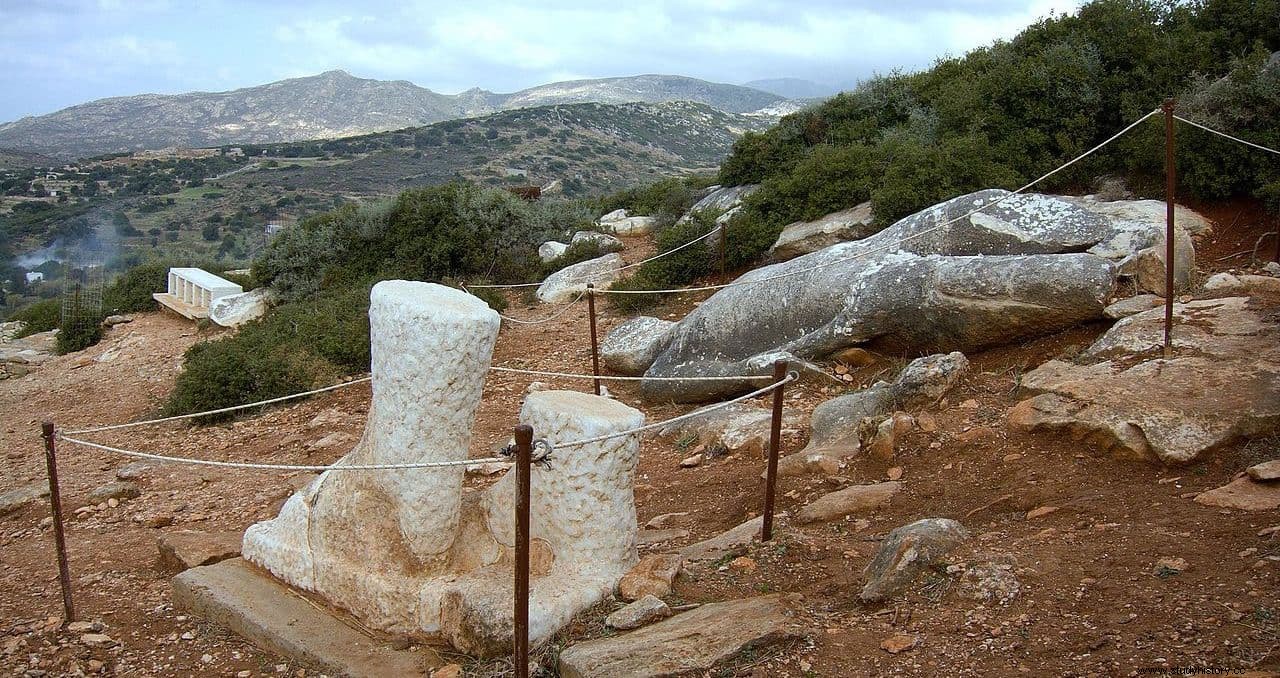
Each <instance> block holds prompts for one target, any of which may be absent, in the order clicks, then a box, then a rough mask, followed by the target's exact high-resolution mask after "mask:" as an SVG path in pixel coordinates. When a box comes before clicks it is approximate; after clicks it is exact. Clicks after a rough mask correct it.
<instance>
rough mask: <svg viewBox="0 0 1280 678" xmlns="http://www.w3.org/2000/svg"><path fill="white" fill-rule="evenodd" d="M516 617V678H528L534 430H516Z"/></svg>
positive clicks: (513, 636) (529, 427)
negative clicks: (530, 486) (531, 472)
mask: <svg viewBox="0 0 1280 678" xmlns="http://www.w3.org/2000/svg"><path fill="white" fill-rule="evenodd" d="M515 434H516V565H515V577H516V580H515V617H514V620H513V626H512V639H513V642H514V645H515V647H514V654H515V656H514V658H513V662H514V664H515V674H516V678H529V485H530V477H529V475H530V470H531V469H530V467H531V465H532V461H533V427H531V426H529V425H528V424H520V425H519V426H516V430H515Z"/></svg>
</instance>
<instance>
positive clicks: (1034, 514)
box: [1027, 506, 1058, 520]
mask: <svg viewBox="0 0 1280 678" xmlns="http://www.w3.org/2000/svg"><path fill="white" fill-rule="evenodd" d="M1057 510H1058V507H1057V506H1041V507H1039V508H1033V509H1031V510H1030V511H1027V520H1035V519H1036V518H1043V517H1045V516H1047V515H1049V514H1050V513H1053V512H1054V511H1057Z"/></svg>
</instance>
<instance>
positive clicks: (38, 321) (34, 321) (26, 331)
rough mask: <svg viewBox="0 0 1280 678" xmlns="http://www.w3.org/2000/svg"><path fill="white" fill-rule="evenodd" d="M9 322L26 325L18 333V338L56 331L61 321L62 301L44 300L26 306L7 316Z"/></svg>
mask: <svg viewBox="0 0 1280 678" xmlns="http://www.w3.org/2000/svg"><path fill="white" fill-rule="evenodd" d="M9 320H10V321H21V322H24V323H26V326H25V327H23V328H22V331H21V332H19V333H18V336H19V337H26V336H30V335H32V334H36V333H39V332H48V331H49V330H56V329H58V324H59V323H60V322H61V321H62V301H61V300H60V299H45V300H43V301H37V302H35V303H34V304H28V305H26V306H23V307H22V308H20V309H18V310H17V311H16V312H14V314H13V315H11V316H9Z"/></svg>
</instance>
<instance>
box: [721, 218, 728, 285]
mask: <svg viewBox="0 0 1280 678" xmlns="http://www.w3.org/2000/svg"><path fill="white" fill-rule="evenodd" d="M728 247H729V222H727V221H726V222H724V223H722V224H720V277H721V278H724V277H726V270H727V269H726V267H725V250H726V249H727V248H728Z"/></svg>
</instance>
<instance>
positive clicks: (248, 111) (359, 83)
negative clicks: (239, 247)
mask: <svg viewBox="0 0 1280 678" xmlns="http://www.w3.org/2000/svg"><path fill="white" fill-rule="evenodd" d="M666 101H693V102H697V103H701V104H706V105H707V106H710V107H712V108H715V109H718V110H721V111H725V112H728V113H746V112H749V111H754V110H757V109H761V108H766V107H769V106H776V105H777V104H779V103H780V102H782V101H783V97H780V96H778V95H775V94H769V93H766V92H762V91H759V90H755V89H751V88H747V87H740V86H737V85H726V84H719V83H712V82H706V81H704V80H697V79H694V78H686V77H681V76H672V75H638V76H632V77H624V78H604V79H599V80H575V81H570V82H561V83H552V84H548V85H541V86H538V87H532V88H529V89H526V90H522V91H519V92H515V93H512V94H495V93H493V92H488V91H485V90H482V89H471V90H467V91H465V92H461V93H459V94H454V95H449V94H440V93H437V92H433V91H431V90H429V89H425V88H423V87H418V86H417V85H414V84H413V83H411V82H408V81H404V80H395V81H385V80H371V79H365V78H357V77H354V76H352V75H350V74H348V73H346V72H344V71H328V72H326V73H321V74H320V75H315V76H310V77H304V78H293V79H289V80H281V81H279V82H273V83H270V84H266V85H260V86H257V87H247V88H244V89H237V90H232V91H229V92H191V93H187V94H173V95H169V94H141V95H137V96H127V97H115V98H110V99H100V100H97V101H91V102H88V103H84V104H79V105H77V106H72V107H70V108H65V109H62V110H60V111H57V112H54V113H50V114H48V115H42V116H33V117H26V118H22V119H20V120H17V121H14V122H10V123H5V124H0V148H13V149H22V150H23V151H26V152H34V153H41V154H45V155H52V156H57V157H62V158H74V157H85V156H92V155H100V154H104V153H117V152H125V151H135V150H143V149H160V148H167V147H172V146H177V147H208V146H220V145H225V144H251V143H274V142H288V141H299V140H304V139H321V138H337V137H347V136H353V135H359V134H366V133H370V132H378V131H385V130H393V129H401V128H404V127H412V126H419V125H425V124H430V123H434V122H439V121H442V120H450V119H456V118H464V117H473V116H478V115H486V114H489V113H494V112H497V111H501V110H508V109H514V108H529V107H536V106H544V105H548V104H568V103H590V102H595V103H612V104H618V103H628V102H644V103H659V102H666Z"/></svg>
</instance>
